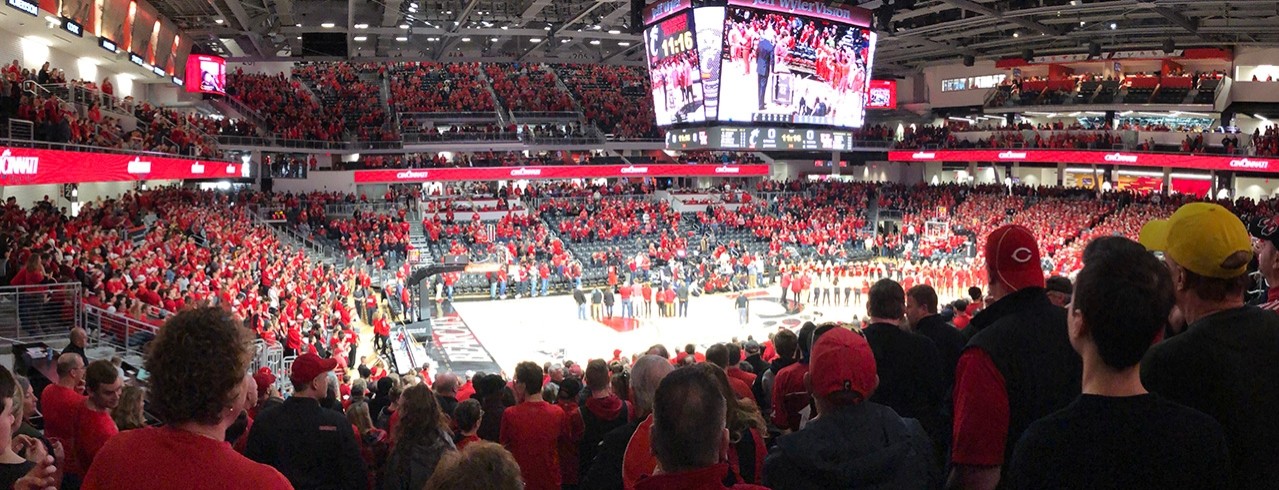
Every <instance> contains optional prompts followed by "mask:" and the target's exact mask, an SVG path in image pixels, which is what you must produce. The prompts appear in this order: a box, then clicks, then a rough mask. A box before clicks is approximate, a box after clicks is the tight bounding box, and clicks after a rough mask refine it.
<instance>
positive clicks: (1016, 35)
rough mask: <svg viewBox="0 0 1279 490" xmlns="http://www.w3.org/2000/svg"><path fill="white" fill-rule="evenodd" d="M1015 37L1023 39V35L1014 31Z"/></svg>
mask: <svg viewBox="0 0 1279 490" xmlns="http://www.w3.org/2000/svg"><path fill="white" fill-rule="evenodd" d="M1013 37H1021V33H1020V32H1017V31H1013Z"/></svg>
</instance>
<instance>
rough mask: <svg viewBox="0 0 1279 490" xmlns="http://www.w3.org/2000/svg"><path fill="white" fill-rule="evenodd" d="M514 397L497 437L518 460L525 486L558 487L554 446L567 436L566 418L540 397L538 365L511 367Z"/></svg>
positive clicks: (554, 489) (547, 489)
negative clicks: (513, 373)
mask: <svg viewBox="0 0 1279 490" xmlns="http://www.w3.org/2000/svg"><path fill="white" fill-rule="evenodd" d="M515 396H516V399H517V400H518V402H519V403H518V404H516V405H515V406H513V407H510V408H508V409H506V411H505V412H504V413H503V414H502V425H501V432H500V435H499V440H500V442H501V443H502V445H503V446H505V447H506V448H507V449H508V450H510V451H511V454H512V455H514V456H515V461H517V462H519V464H520V474H521V475H522V476H523V477H524V484H525V485H526V486H527V487H526V488H529V489H531V490H558V489H559V488H560V484H561V481H562V480H561V479H560V461H559V452H558V450H557V449H558V447H559V444H560V441H561V440H563V439H567V437H568V430H567V426H568V417H567V416H566V415H564V410H563V409H561V408H560V407H557V406H555V405H551V404H550V403H547V402H546V401H544V400H542V367H541V366H538V365H537V364H536V363H532V362H521V363H520V364H519V365H517V366H515Z"/></svg>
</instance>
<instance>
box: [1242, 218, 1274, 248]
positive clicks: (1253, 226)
mask: <svg viewBox="0 0 1279 490" xmlns="http://www.w3.org/2000/svg"><path fill="white" fill-rule="evenodd" d="M1248 234H1249V235H1252V236H1253V237H1255V238H1257V239H1259V240H1269V241H1270V243H1272V244H1274V246H1275V248H1279V216H1275V217H1270V218H1258V219H1255V220H1253V221H1252V222H1251V223H1249V224H1248Z"/></svg>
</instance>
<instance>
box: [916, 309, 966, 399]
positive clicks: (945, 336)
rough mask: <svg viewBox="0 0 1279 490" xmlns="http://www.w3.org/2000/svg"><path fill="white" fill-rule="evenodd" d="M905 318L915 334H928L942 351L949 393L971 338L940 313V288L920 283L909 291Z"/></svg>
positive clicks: (940, 352) (943, 367) (943, 373)
mask: <svg viewBox="0 0 1279 490" xmlns="http://www.w3.org/2000/svg"><path fill="white" fill-rule="evenodd" d="M906 319H907V320H909V321H910V326H911V329H912V330H914V332H915V333H917V334H920V335H923V336H925V337H928V339H929V340H932V341H933V345H935V346H937V352H938V353H939V354H941V370H942V379H943V380H944V381H945V388H946V390H945V391H946V393H950V388H951V386H953V385H954V383H955V365H956V364H958V363H959V354H960V353H962V352H963V351H964V346H965V345H967V344H968V339H967V338H965V337H964V334H963V333H961V332H960V331H959V330H956V329H955V326H954V325H951V324H950V323H948V322H946V320H945V319H944V318H942V316H941V315H939V314H938V313H937V291H936V290H934V289H933V287H932V286H929V285H927V284H920V285H918V286H915V287H913V288H910V291H906Z"/></svg>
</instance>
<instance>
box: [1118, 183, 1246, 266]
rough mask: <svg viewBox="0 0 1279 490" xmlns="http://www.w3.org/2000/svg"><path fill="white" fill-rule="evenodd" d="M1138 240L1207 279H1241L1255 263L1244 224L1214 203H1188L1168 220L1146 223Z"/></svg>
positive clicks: (1147, 247) (1149, 248)
mask: <svg viewBox="0 0 1279 490" xmlns="http://www.w3.org/2000/svg"><path fill="white" fill-rule="evenodd" d="M1138 241H1140V242H1141V244H1142V245H1143V246H1145V247H1146V249H1147V250H1155V251H1162V252H1163V253H1164V254H1165V255H1167V256H1168V257H1169V258H1171V259H1172V260H1174V261H1176V262H1177V264H1179V265H1181V266H1182V267H1185V268H1186V269H1187V270H1189V271H1191V272H1194V273H1195V274H1199V275H1201V276H1205V277H1215V278H1218V279H1229V278H1233V277H1239V276H1241V275H1243V274H1245V273H1247V272H1248V262H1250V261H1251V260H1252V240H1251V239H1250V238H1249V237H1248V229H1247V228H1245V227H1244V225H1243V221H1240V220H1239V217H1238V216H1235V214H1234V213H1231V212H1230V211H1229V210H1227V209H1226V208H1224V207H1221V206H1220V205H1217V204H1212V203H1206V202H1195V203H1190V204H1186V205H1184V206H1182V207H1180V208H1178V209H1177V212H1175V213H1173V214H1172V216H1171V217H1169V218H1168V219H1162V220H1152V221H1150V222H1149V223H1146V225H1145V226H1143V227H1141V234H1140V235H1139V238H1138Z"/></svg>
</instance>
